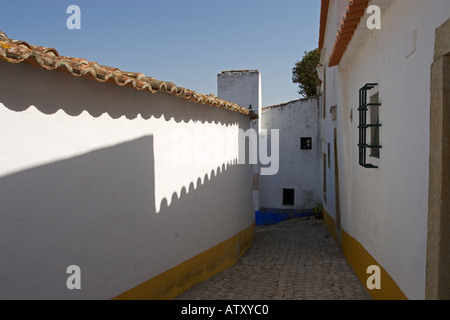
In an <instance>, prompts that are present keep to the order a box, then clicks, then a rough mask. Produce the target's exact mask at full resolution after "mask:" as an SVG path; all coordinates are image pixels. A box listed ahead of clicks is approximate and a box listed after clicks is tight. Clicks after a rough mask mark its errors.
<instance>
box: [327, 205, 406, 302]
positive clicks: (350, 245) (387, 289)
mask: <svg viewBox="0 0 450 320" xmlns="http://www.w3.org/2000/svg"><path fill="white" fill-rule="evenodd" d="M323 216H324V222H325V225H326V227H327V229H328V231H329V232H330V234H331V235H332V236H333V237H334V239H335V240H336V242H338V240H337V236H336V223H335V221H334V219H333V218H332V217H331V216H330V215H329V214H328V212H326V211H325V210H324V213H323ZM341 237H342V238H341V246H342V251H343V253H344V256H345V258H346V259H347V262H348V263H349V264H350V265H351V266H352V268H353V271H354V272H355V273H356V275H357V276H358V278H359V280H360V281H361V282H362V284H363V285H364V286H365V287H366V282H367V279H368V278H369V277H370V275H371V274H367V268H368V267H369V266H371V265H376V266H379V267H380V280H381V281H380V283H381V289H373V290H369V289H367V287H366V289H367V292H369V294H370V296H371V297H372V298H373V299H374V300H407V299H408V298H407V297H406V296H405V294H404V293H403V292H402V290H401V289H400V288H399V287H398V285H397V284H396V283H395V281H394V279H392V277H391V276H390V275H389V274H388V273H387V272H386V270H385V269H384V268H383V267H382V266H381V265H380V264H379V263H378V262H377V261H376V260H375V259H374V258H373V257H372V255H371V254H370V253H369V252H368V251H367V250H366V249H365V248H364V247H363V246H362V245H361V244H360V243H359V242H358V241H357V240H356V239H355V238H353V237H352V236H350V235H349V234H348V233H347V232H345V230H343V229H342V230H341Z"/></svg>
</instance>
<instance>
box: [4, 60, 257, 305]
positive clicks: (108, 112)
mask: <svg viewBox="0 0 450 320" xmlns="http://www.w3.org/2000/svg"><path fill="white" fill-rule="evenodd" d="M248 127H249V118H248V117H246V116H244V115H241V114H239V113H236V112H232V111H228V110H224V109H219V108H215V107H212V106H208V105H201V104H196V103H192V102H188V101H184V100H182V99H179V98H175V97H173V96H169V95H167V94H164V93H157V94H149V93H146V92H137V91H135V90H132V89H130V88H121V87H118V86H115V85H111V84H104V83H98V82H95V81H91V80H87V79H83V78H76V77H73V76H69V75H66V74H63V73H61V72H53V71H52V72H49V71H45V70H43V69H39V68H35V67H31V66H28V65H22V64H18V65H13V64H9V63H6V62H3V61H0V134H1V136H2V137H4V138H3V139H1V140H0V155H1V156H0V203H1V206H0V244H1V250H0V261H1V264H0V283H1V286H0V298H2V299H109V298H112V297H115V296H117V295H119V294H121V293H123V292H125V291H127V290H129V289H131V288H133V287H134V286H136V285H138V284H140V283H142V282H144V281H146V280H149V279H151V278H152V277H154V276H156V275H158V274H160V273H161V272H163V271H166V270H168V269H169V268H172V267H174V266H176V265H178V264H180V263H182V262H184V261H186V260H188V259H190V258H191V257H193V256H195V255H197V254H199V253H201V252H203V251H205V250H207V249H209V248H211V247H213V246H214V245H216V244H218V243H220V242H222V241H224V240H227V239H229V238H230V237H232V236H234V235H235V234H237V233H238V232H240V231H242V230H243V229H245V228H247V227H249V226H250V225H251V224H252V223H253V221H254V213H253V208H252V200H251V199H252V192H251V188H252V185H251V180H252V168H251V166H249V165H234V163H235V160H236V158H237V150H238V149H237V137H238V129H239V128H242V129H244V130H246V129H248ZM185 147H187V148H185ZM190 150H201V152H202V155H203V154H204V155H205V158H199V157H198V153H195V154H192V153H189V151H190ZM202 160H204V161H202ZM73 264H75V265H78V266H80V268H81V275H82V277H81V282H82V289H81V290H73V291H70V290H68V289H67V287H66V280H67V277H68V275H66V268H67V267H68V266H69V265H73Z"/></svg>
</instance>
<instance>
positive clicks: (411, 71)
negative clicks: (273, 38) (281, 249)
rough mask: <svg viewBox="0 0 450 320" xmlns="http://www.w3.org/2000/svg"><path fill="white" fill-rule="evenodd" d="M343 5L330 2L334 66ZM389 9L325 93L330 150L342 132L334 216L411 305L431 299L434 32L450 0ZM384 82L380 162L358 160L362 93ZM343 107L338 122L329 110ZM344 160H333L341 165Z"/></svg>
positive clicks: (330, 78)
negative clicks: (369, 164) (429, 220)
mask: <svg viewBox="0 0 450 320" xmlns="http://www.w3.org/2000/svg"><path fill="white" fill-rule="evenodd" d="M345 3H347V1H344V0H331V1H330V6H329V12H328V21H327V29H326V35H325V40H324V45H323V47H324V50H323V51H322V62H323V63H324V64H325V63H326V61H327V59H328V57H329V54H330V50H331V49H332V47H333V43H334V41H335V38H336V32H337V27H338V23H339V21H340V19H342V15H343V13H344V12H345V10H343V9H342V8H345V6H344V5H345ZM371 3H372V4H375V5H379V6H380V7H381V8H382V15H381V23H382V25H381V29H380V30H377V29H374V30H369V29H368V28H367V27H366V20H367V15H366V16H365V17H363V18H362V19H361V23H360V25H359V26H358V28H357V30H356V32H355V35H354V36H353V39H352V41H351V42H350V45H349V47H348V48H347V50H346V52H345V54H344V56H343V57H342V60H341V62H340V64H339V65H338V66H335V67H327V68H326V70H325V74H326V75H325V76H326V80H324V86H322V94H323V96H324V99H325V104H326V109H325V115H326V118H325V119H323V122H322V123H323V124H322V126H323V129H322V130H323V137H324V141H323V153H327V152H326V148H327V145H328V143H331V144H332V146H333V142H334V129H335V128H336V129H337V150H338V159H337V160H338V163H339V192H340V217H337V216H336V199H335V195H334V194H333V192H334V190H335V185H334V183H335V180H334V177H335V173H334V172H333V171H332V168H333V167H334V165H332V166H331V169H330V170H329V174H327V176H328V179H327V188H326V189H327V201H326V202H325V201H324V204H325V209H326V210H327V212H328V213H329V214H330V216H331V217H332V218H333V219H339V220H340V221H339V223H340V225H341V227H342V229H343V230H345V232H347V233H349V234H350V235H351V236H352V237H354V238H355V239H356V240H357V241H358V242H359V243H361V245H362V246H363V247H364V248H365V249H366V250H367V251H368V252H369V253H370V255H371V256H372V257H373V258H374V259H375V260H376V261H378V263H379V264H380V265H381V266H382V267H383V268H384V269H385V270H386V271H387V273H388V274H389V275H390V276H391V277H392V279H393V280H394V281H395V282H396V283H397V285H398V286H399V288H400V289H401V291H402V292H403V293H404V294H405V295H406V297H408V298H410V299H423V298H424V297H425V279H426V254H427V252H426V248H427V217H428V181H429V156H430V152H433V150H430V148H429V139H430V133H429V132H430V127H429V123H430V122H429V121H430V67H431V63H432V62H433V54H434V42H435V41H434V40H435V30H436V28H438V27H439V26H440V25H441V24H443V23H444V22H445V21H446V20H447V19H449V17H450V2H449V1H447V0H432V1H426V2H425V1H421V0H395V1H372V2H371ZM366 83H377V84H378V85H377V87H376V88H375V89H374V90H373V91H371V92H370V94H374V93H376V92H377V93H378V94H379V99H380V103H381V107H380V111H379V112H380V113H379V116H380V122H381V124H382V127H381V128H380V144H381V146H382V149H381V151H380V158H379V159H375V158H369V156H368V161H369V162H373V163H374V164H376V165H377V166H378V168H376V169H370V168H364V167H362V166H360V165H359V163H358V146H357V145H358V139H359V131H358V121H359V119H358V110H357V109H358V105H359V89H360V88H361V87H363V86H364V85H365V84H366ZM332 106H337V109H336V110H337V120H336V121H332V120H331V115H330V108H331V107H332ZM334 161H335V159H334V158H332V162H333V163H334Z"/></svg>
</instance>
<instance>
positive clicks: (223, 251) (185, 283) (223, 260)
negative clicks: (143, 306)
mask: <svg viewBox="0 0 450 320" xmlns="http://www.w3.org/2000/svg"><path fill="white" fill-rule="evenodd" d="M254 234H255V224H254V223H253V224H252V225H251V226H250V227H248V228H246V229H245V230H243V231H241V232H239V233H238V234H237V235H235V236H234V237H232V238H230V239H228V240H225V241H224V242H222V243H219V244H218V245H216V246H214V247H212V248H210V249H208V250H206V251H204V252H202V253H200V254H198V255H197V256H195V257H193V258H191V259H189V260H187V261H185V262H183V263H181V264H179V265H177V266H176V267H174V268H172V269H170V270H167V271H165V272H163V273H161V274H160V275H158V276H156V277H154V278H152V279H150V280H148V281H146V282H144V283H142V284H140V285H138V286H136V287H134V288H133V289H131V290H128V291H127V292H125V293H123V294H121V295H119V296H117V297H115V298H113V300H169V299H173V298H175V297H177V296H178V295H180V294H182V293H183V292H185V291H187V290H189V289H190V288H192V287H193V286H194V285H196V284H197V283H199V282H202V281H205V280H207V279H209V278H210V277H212V276H213V275H215V274H217V273H218V272H221V271H223V270H225V269H227V268H229V267H231V266H233V265H234V264H235V263H236V262H237V261H238V259H239V258H240V257H241V256H242V255H243V254H244V253H245V251H247V249H248V248H250V246H251V244H252V240H253V236H254Z"/></svg>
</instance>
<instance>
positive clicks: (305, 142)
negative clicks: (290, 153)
mask: <svg viewBox="0 0 450 320" xmlns="http://www.w3.org/2000/svg"><path fill="white" fill-rule="evenodd" d="M300 149H302V150H311V149H312V138H310V137H308V138H300Z"/></svg>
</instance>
